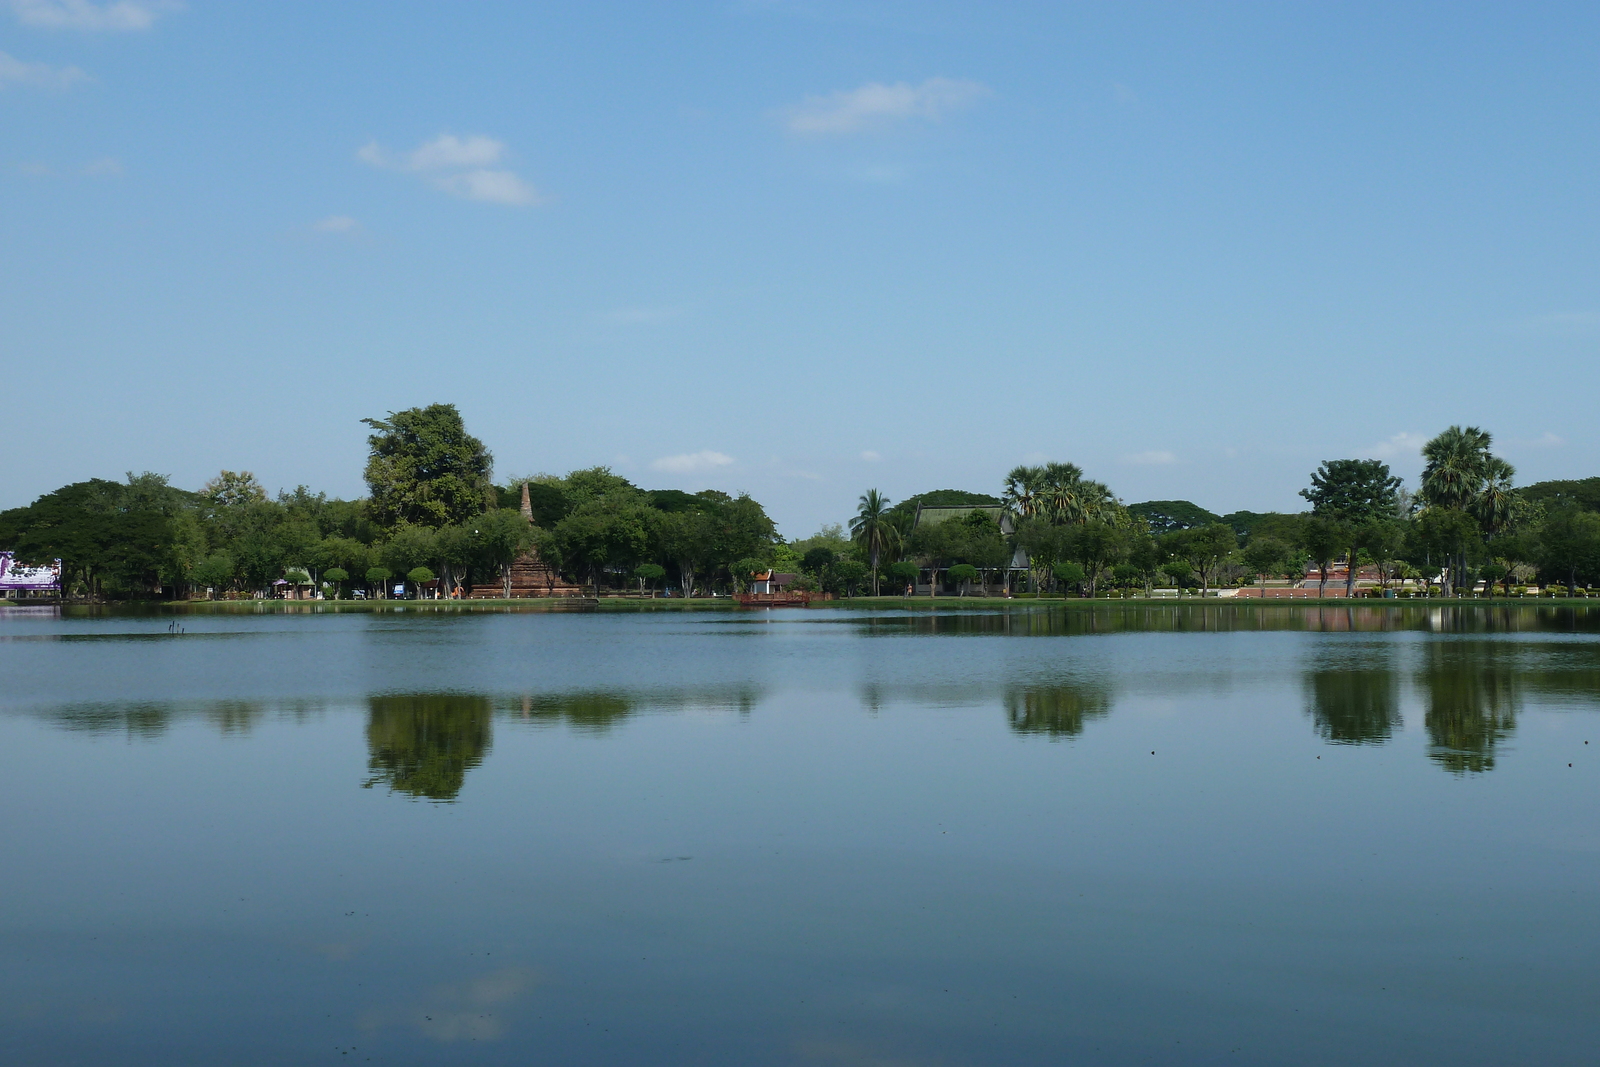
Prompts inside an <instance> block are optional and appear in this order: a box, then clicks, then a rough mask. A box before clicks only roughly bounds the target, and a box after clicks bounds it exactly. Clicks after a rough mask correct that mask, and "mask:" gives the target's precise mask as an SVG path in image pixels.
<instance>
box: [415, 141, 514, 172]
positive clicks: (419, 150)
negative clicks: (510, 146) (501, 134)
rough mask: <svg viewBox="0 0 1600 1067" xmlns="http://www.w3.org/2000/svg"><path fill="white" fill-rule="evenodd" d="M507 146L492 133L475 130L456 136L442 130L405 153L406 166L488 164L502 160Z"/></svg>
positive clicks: (436, 166)
mask: <svg viewBox="0 0 1600 1067" xmlns="http://www.w3.org/2000/svg"><path fill="white" fill-rule="evenodd" d="M505 150H506V146H505V144H504V143H502V142H500V141H496V140H495V139H494V138H493V137H484V136H483V135H481V134H475V135H473V136H471V137H457V136H455V135H454V134H450V133H441V134H440V135H439V136H438V137H435V138H434V139H433V140H431V141H429V142H427V143H426V144H423V145H418V146H417V147H416V148H415V149H414V150H413V151H412V152H411V154H410V155H408V156H407V157H406V166H407V167H409V168H410V169H412V170H441V169H444V168H456V167H487V166H489V165H490V164H491V163H498V162H500V157H501V156H502V155H503V154H505Z"/></svg>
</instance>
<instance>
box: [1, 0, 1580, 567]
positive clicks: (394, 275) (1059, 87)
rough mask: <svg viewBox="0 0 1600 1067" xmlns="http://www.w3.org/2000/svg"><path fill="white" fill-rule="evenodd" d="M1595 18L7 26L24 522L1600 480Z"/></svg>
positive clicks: (603, 13) (582, 19)
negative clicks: (106, 483) (422, 488)
mask: <svg viewBox="0 0 1600 1067" xmlns="http://www.w3.org/2000/svg"><path fill="white" fill-rule="evenodd" d="M1597 31H1600V7H1596V6H1595V5H1592V4H1591V5H1577V4H1573V5H1494V6H1491V5H1482V6H1476V5H1469V4H1461V3H1452V4H1438V5H1422V4H1414V5H1405V6H1396V5H1391V4H1384V5H1364V4H1338V5H1333V4H1328V5H1320V6H1314V5H1305V4H1293V5H1289V4H1261V5H1243V4H1231V5H1201V4H1194V3H1183V4H1172V5H1165V4H1133V3H1116V4H1109V3H1108V4H1081V5H1073V4H1061V3H1054V4H1040V5H1028V4H1012V5H1006V6H1003V7H1002V6H999V5H992V4H985V5H977V4H973V5H967V4H940V3H917V4H912V3H858V4H844V3H828V2H814V3H807V2H796V3H783V2H773V3H756V2H746V3H739V2H734V3H722V4H705V5H692V4H670V5H669V4H636V5H635V4H612V5H602V4H530V3H506V4H497V3H450V4H445V3H395V2H386V3H340V4H326V3H273V4H247V3H209V2H204V0H189V2H187V3H183V4H178V3H159V2H152V0H119V2H115V3H89V2H86V0H71V2H68V0H0V368H3V369H4V371H5V385H6V389H7V392H8V394H9V395H10V397H11V398H12V402H11V403H9V404H7V405H6V406H5V409H4V411H3V413H0V449H3V453H4V456H5V462H4V463H3V464H0V507H9V506H15V505H17V504H21V503H25V502H27V501H28V500H30V499H32V498H33V497H34V496H36V495H38V494H39V493H41V492H45V491H48V490H50V489H52V488H54V487H56V486H58V485H61V484H63V483H65V482H68V481H75V480H78V479H81V478H85V477H89V476H91V475H97V476H101V477H120V476H121V475H122V473H123V472H124V471H126V470H129V469H132V470H136V471H137V470H145V469H150V470H155V471H159V472H162V473H166V474H169V475H171V477H172V478H173V481H174V482H175V483H176V484H179V485H182V486H186V487H191V488H193V487H197V486H198V485H199V484H200V483H201V482H203V481H204V480H205V479H206V478H207V477H209V476H210V475H212V474H214V473H215V472H216V471H217V470H218V469H219V468H223V467H226V468H230V469H240V468H248V469H250V470H253V471H255V472H256V473H257V474H258V475H259V476H260V477H261V478H262V480H263V481H264V482H265V483H266V484H267V485H268V486H269V488H274V489H275V488H277V487H279V486H283V487H293V486H294V485H296V484H298V483H306V484H308V485H311V486H312V487H313V488H317V489H323V490H326V491H328V492H330V493H333V494H338V495H345V496H350V495H358V494H360V493H361V492H362V491H363V487H362V484H361V478H360V472H361V468H362V465H363V462H364V458H365V439H364V434H365V428H364V427H362V426H361V425H360V422H359V420H360V419H361V418H362V417H364V416H381V415H382V414H383V413H384V412H386V411H389V410H393V409H398V408H403V407H408V406H411V405H416V404H426V403H432V402H438V401H448V402H453V403H455V404H457V405H458V406H459V407H460V408H461V410H462V412H463V414H464V415H465V417H466V419H467V424H468V427H469V428H470V429H471V430H472V431H473V432H475V433H476V434H477V435H478V436H480V437H482V438H483V439H484V441H485V442H486V443H487V444H488V445H489V447H490V448H491V449H492V451H493V452H494V454H495V459H496V470H497V474H499V475H502V476H504V475H512V474H525V473H534V472H539V471H549V472H556V473H560V472H564V471H566V470H569V469H572V468H574V467H580V466H590V465H593V464H598V463H604V464H609V465H611V466H612V467H613V468H614V469H615V470H617V471H618V472H619V473H622V474H625V475H627V476H628V477H630V478H632V479H633V480H635V481H636V482H638V483H640V484H643V485H646V486H649V487H667V486H671V487H679V488H684V489H691V490H694V489H701V488H706V487H714V488H721V489H726V490H729V491H739V490H746V491H749V492H751V493H753V494H754V495H755V496H756V497H757V498H759V499H760V500H762V501H763V502H764V503H765V504H766V505H767V507H768V510H769V511H770V512H771V513H772V514H773V516H774V517H775V518H776V519H777V520H778V521H779V523H780V526H781V529H782V531H783V532H784V533H785V534H787V535H789V536H791V537H798V536H805V535H806V534H809V533H811V532H812V531H814V530H815V529H816V528H817V527H818V525H820V524H821V523H823V522H829V521H837V520H840V519H843V518H845V517H846V516H847V515H848V514H849V513H850V511H851V510H852V509H853V506H854V502H855V499H856V497H857V496H858V495H859V494H860V493H861V492H862V491H863V490H865V489H867V488H868V487H873V486H875V487H878V488H880V489H882V490H883V491H884V492H886V493H888V494H889V495H890V496H891V497H894V498H899V497H902V496H904V495H907V494H909V493H913V492H917V491H921V490H925V489H931V488H941V487H960V488H969V489H974V490H983V491H990V492H993V491H997V490H998V487H999V484H1000V481H1001V478H1002V477H1003V476H1004V474H1005V472H1006V471H1007V470H1008V469H1009V468H1010V467H1012V466H1013V465H1015V464H1017V463H1023V462H1037V461H1040V460H1043V459H1055V460H1071V461H1074V462H1077V463H1078V464H1080V465H1081V466H1082V467H1083V468H1084V469H1085V470H1086V471H1087V472H1088V473H1089V474H1090V475H1091V476H1093V477H1097V478H1100V479H1102V480H1104V481H1106V482H1107V483H1109V484H1110V485H1111V486H1112V488H1113V489H1114V490H1115V491H1116V492H1117V493H1118V494H1119V495H1120V496H1121V497H1122V498H1123V499H1124V500H1127V501H1130V502H1131V501H1136V500H1144V499H1151V498H1158V499H1166V498H1188V499H1192V500H1194V501H1196V502H1198V503H1201V504H1204V505H1206V506H1208V507H1210V508H1212V509H1214V510H1217V511H1231V510H1234V509H1239V508H1248V509H1253V510H1267V509H1297V508H1298V507H1299V506H1300V505H1301V504H1302V502H1301V501H1300V499H1299V498H1298V497H1297V496H1296V492H1297V490H1298V489H1300V488H1301V487H1302V486H1304V485H1305V484H1306V481H1307V474H1308V473H1309V472H1310V471H1311V470H1312V469H1313V468H1314V467H1315V466H1316V464H1317V463H1318V462H1319V461H1321V460H1323V459H1329V458H1340V457H1347V456H1367V455H1375V456H1381V457H1383V458H1386V459H1388V460H1389V461H1390V462H1391V463H1392V464H1393V465H1394V467H1395V470H1396V472H1397V473H1400V474H1402V475H1404V476H1405V477H1407V478H1408V480H1411V479H1414V477H1415V474H1416V472H1417V470H1418V468H1419V461H1418V459H1417V457H1416V448H1417V446H1418V445H1419V444H1420V442H1421V441H1422V440H1423V439H1425V438H1426V437H1427V436H1429V435H1431V434H1432V433H1434V432H1437V431H1438V430H1439V429H1442V428H1443V427H1444V426H1446V425H1448V424H1450V423H1453V422H1466V423H1475V424H1479V425H1482V426H1484V427H1485V428H1487V429H1489V430H1491V431H1492V432H1493V433H1494V434H1495V437H1496V441H1497V445H1498V450H1499V451H1501V452H1502V453H1503V454H1505V455H1506V456H1507V458H1509V459H1511V460H1512V462H1513V463H1515V464H1516V465H1517V467H1518V469H1519V476H1520V480H1521V481H1524V482H1527V481H1536V480H1540V479H1545V478H1557V477H1583V476H1588V475H1593V474H1600V462H1597V461H1596V458H1595V457H1596V445H1597V443H1600V434H1597V432H1596V430H1595V426H1596V422H1597V420H1596V419H1595V417H1594V415H1593V413H1592V410H1591V409H1592V408H1593V407H1594V405H1595V403H1596V399H1595V394H1596V389H1595V387H1596V384H1597V377H1600V374H1597V371H1596V364H1595V355H1596V349H1597V343H1600V292H1597V282H1600V263H1597V259H1596V255H1595V250H1596V248H1600V242H1597V240H1596V237H1597V232H1596V231H1597V227H1600V211H1597V209H1600V197H1597V188H1600V187H1597V184H1596V178H1597V170H1600V167H1597V164H1600V158H1597V145H1600V141H1597V134H1600V122H1597V119H1600V64H1597V63H1596V62H1595V55H1596V46H1597V44H1600V32H1597Z"/></svg>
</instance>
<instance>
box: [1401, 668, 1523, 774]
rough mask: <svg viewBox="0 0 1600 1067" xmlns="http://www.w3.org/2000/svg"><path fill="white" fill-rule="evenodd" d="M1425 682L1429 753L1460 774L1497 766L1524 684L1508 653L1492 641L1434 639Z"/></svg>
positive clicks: (1425, 723)
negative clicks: (1499, 749)
mask: <svg viewBox="0 0 1600 1067" xmlns="http://www.w3.org/2000/svg"><path fill="white" fill-rule="evenodd" d="M1426 648H1427V652H1426V657H1427V659H1426V663H1425V664H1424V667H1423V670H1422V675H1421V680H1422V684H1423V686H1424V687H1425V688H1426V690H1427V700H1428V710H1427V712H1426V714H1425V715H1424V716H1423V720H1422V722H1423V726H1424V727H1426V728H1427V731H1428V741H1429V747H1428V756H1429V758H1430V759H1433V760H1436V761H1437V762H1438V763H1439V764H1440V765H1441V766H1443V767H1444V768H1445V769H1446V770H1449V771H1452V772H1454V773H1456V774H1463V773H1466V772H1468V771H1470V772H1473V773H1481V772H1483V771H1487V770H1491V769H1492V768H1493V767H1494V756H1495V746H1496V745H1498V744H1499V743H1500V742H1501V741H1504V740H1505V739H1506V738H1507V737H1508V736H1510V734H1511V731H1512V730H1513V729H1515V728H1516V725H1517V711H1518V710H1519V709H1520V707H1521V704H1522V683H1521V679H1520V678H1519V676H1518V671H1517V669H1516V666H1515V664H1512V663H1510V662H1508V660H1507V658H1506V657H1507V654H1508V653H1507V651H1506V649H1504V648H1496V647H1494V646H1492V645H1488V644H1479V643H1476V642H1474V643H1465V644H1464V643H1456V642H1431V643H1429V644H1428V645H1427V646H1426Z"/></svg>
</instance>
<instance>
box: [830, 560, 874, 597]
mask: <svg viewBox="0 0 1600 1067" xmlns="http://www.w3.org/2000/svg"><path fill="white" fill-rule="evenodd" d="M833 573H834V577H836V578H837V579H838V580H839V583H840V584H841V585H843V586H844V595H845V596H850V597H853V596H855V595H856V589H857V588H859V587H860V585H861V581H862V579H864V578H866V577H867V573H868V571H867V565H866V564H865V563H862V562H861V561H860V560H858V559H842V560H840V561H839V562H838V563H837V564H835V565H834V568H833Z"/></svg>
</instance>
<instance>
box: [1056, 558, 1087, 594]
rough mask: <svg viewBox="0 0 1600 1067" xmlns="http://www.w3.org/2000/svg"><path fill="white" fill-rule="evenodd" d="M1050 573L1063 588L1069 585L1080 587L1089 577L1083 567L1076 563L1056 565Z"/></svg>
mask: <svg viewBox="0 0 1600 1067" xmlns="http://www.w3.org/2000/svg"><path fill="white" fill-rule="evenodd" d="M1050 573H1052V574H1054V575H1055V577H1056V581H1058V582H1060V583H1061V585H1062V587H1063V588H1065V587H1066V586H1069V585H1082V584H1083V582H1084V581H1086V580H1087V579H1088V577H1089V575H1088V574H1087V573H1086V572H1085V571H1084V569H1083V566H1082V565H1081V564H1078V563H1057V564H1056V565H1055V566H1054V567H1052V568H1051V569H1050ZM1091 595H1093V594H1091Z"/></svg>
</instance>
